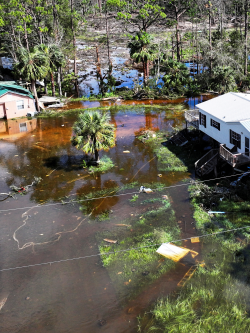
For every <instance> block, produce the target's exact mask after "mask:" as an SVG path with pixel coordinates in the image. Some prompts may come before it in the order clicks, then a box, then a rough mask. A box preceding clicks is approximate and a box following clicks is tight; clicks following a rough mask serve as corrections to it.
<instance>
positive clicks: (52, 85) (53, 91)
mask: <svg viewBox="0 0 250 333" xmlns="http://www.w3.org/2000/svg"><path fill="white" fill-rule="evenodd" d="M50 77H51V87H52V96H53V97H55V95H56V92H55V82H54V74H53V71H51V73H50Z"/></svg>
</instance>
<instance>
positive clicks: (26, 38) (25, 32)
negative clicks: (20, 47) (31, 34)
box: [24, 21, 30, 51]
mask: <svg viewBox="0 0 250 333" xmlns="http://www.w3.org/2000/svg"><path fill="white" fill-rule="evenodd" d="M24 39H25V43H26V48H27V50H28V51H29V50H30V49H29V40H28V34H27V27H26V22H25V21H24Z"/></svg>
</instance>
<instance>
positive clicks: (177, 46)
mask: <svg viewBox="0 0 250 333" xmlns="http://www.w3.org/2000/svg"><path fill="white" fill-rule="evenodd" d="M176 22H177V23H176V56H177V61H180V35H179V18H178V15H177V13H176Z"/></svg>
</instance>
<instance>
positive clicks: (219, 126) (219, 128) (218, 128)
mask: <svg viewBox="0 0 250 333" xmlns="http://www.w3.org/2000/svg"><path fill="white" fill-rule="evenodd" d="M218 130H219V131H220V123H218Z"/></svg>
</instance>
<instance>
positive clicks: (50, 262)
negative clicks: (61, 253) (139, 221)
mask: <svg viewBox="0 0 250 333" xmlns="http://www.w3.org/2000/svg"><path fill="white" fill-rule="evenodd" d="M247 228H250V226H248V227H241V228H235V229H230V230H223V231H218V232H213V233H211V234H205V235H201V236H194V237H188V238H182V239H178V240H174V241H171V242H168V243H177V242H182V241H185V240H190V239H192V238H204V237H209V236H214V235H218V234H223V233H226V232H233V231H236V230H242V229H247ZM168 243H165V244H168ZM159 245H161V244H151V245H146V246H140V247H134V248H129V249H125V250H118V251H112V252H106V253H103V254H102V253H97V254H92V255H89V256H84V257H75V258H68V259H61V260H55V261H48V262H42V263H39V264H31V265H25V266H16V267H9V268H3V269H0V272H6V271H13V270H17V269H22V268H30V267H36V266H44V265H51V264H57V263H61V262H68V261H73V260H80V259H87V258H92V257H99V256H103V255H110V254H116V253H121V252H129V251H131V250H140V249H145V248H148V247H154V246H159Z"/></svg>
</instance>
